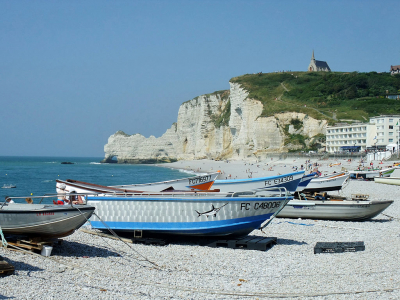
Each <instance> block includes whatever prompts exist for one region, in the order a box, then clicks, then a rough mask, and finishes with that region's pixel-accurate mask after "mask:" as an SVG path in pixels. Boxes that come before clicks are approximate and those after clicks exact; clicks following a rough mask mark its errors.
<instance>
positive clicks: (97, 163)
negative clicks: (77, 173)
mask: <svg viewBox="0 0 400 300" xmlns="http://www.w3.org/2000/svg"><path fill="white" fill-rule="evenodd" d="M101 164H102V163H99V162H95V161H92V162H90V163H89V165H101Z"/></svg>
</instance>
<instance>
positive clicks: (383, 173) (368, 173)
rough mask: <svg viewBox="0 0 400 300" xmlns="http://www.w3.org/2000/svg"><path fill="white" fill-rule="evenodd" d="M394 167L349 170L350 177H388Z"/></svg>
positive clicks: (367, 178)
mask: <svg viewBox="0 0 400 300" xmlns="http://www.w3.org/2000/svg"><path fill="white" fill-rule="evenodd" d="M395 169H396V168H393V167H390V168H386V169H373V170H368V169H367V170H354V171H351V172H350V178H351V179H365V180H373V179H374V177H389V176H390V174H392V173H393V172H394V170H395Z"/></svg>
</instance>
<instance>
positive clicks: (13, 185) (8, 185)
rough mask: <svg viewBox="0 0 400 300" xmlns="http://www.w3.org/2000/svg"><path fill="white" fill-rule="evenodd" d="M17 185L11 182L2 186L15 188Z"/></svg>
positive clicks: (3, 187)
mask: <svg viewBox="0 0 400 300" xmlns="http://www.w3.org/2000/svg"><path fill="white" fill-rule="evenodd" d="M16 187H17V186H16V185H15V184H11V183H9V184H6V183H5V184H4V185H3V186H2V187H1V188H2V189H15V188H16Z"/></svg>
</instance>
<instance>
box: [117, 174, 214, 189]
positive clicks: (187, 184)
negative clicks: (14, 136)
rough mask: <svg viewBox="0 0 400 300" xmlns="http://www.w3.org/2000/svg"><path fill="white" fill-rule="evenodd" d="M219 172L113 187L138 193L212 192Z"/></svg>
mask: <svg viewBox="0 0 400 300" xmlns="http://www.w3.org/2000/svg"><path fill="white" fill-rule="evenodd" d="M218 175H219V172H216V173H210V174H204V175H198V176H194V177H189V178H181V179H175V180H168V181H162V182H154V183H143V184H125V185H115V186H112V187H114V188H118V189H129V190H137V191H149V192H162V191H167V190H196V191H207V190H210V189H211V187H212V185H213V183H214V181H215V180H216V179H217V177H218Z"/></svg>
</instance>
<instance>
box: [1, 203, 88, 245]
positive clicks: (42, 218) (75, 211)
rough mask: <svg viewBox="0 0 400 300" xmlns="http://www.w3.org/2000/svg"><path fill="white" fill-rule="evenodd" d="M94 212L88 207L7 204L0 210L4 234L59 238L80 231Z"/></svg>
mask: <svg viewBox="0 0 400 300" xmlns="http://www.w3.org/2000/svg"><path fill="white" fill-rule="evenodd" d="M94 209H95V208H94V207H91V206H76V207H72V206H59V205H38V204H10V205H8V206H4V207H3V208H2V209H0V224H1V229H2V231H3V232H4V233H6V234H16V235H27V236H34V237H48V238H50V237H62V236H66V235H69V234H72V233H73V232H74V231H75V230H76V229H78V228H79V227H81V226H82V225H83V224H84V223H85V222H86V221H87V219H89V218H90V217H91V215H92V214H93V212H94Z"/></svg>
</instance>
